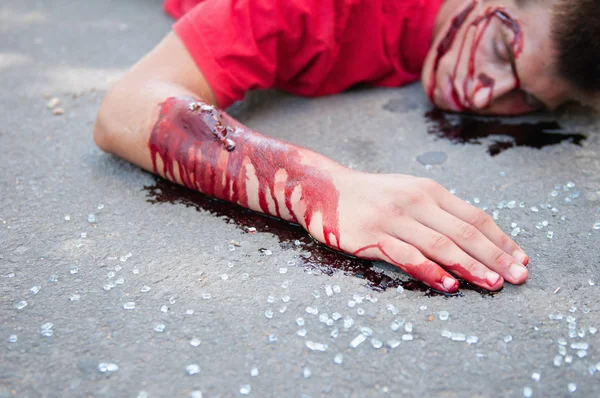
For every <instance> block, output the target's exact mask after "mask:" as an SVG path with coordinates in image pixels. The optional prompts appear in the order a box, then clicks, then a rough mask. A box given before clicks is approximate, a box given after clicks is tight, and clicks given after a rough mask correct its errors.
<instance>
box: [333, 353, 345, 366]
mask: <svg viewBox="0 0 600 398" xmlns="http://www.w3.org/2000/svg"><path fill="white" fill-rule="evenodd" d="M333 363H336V364H338V365H341V364H342V363H344V354H336V355H335V357H333Z"/></svg>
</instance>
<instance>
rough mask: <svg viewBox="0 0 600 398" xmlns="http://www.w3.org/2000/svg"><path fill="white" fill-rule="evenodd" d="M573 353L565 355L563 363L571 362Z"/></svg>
mask: <svg viewBox="0 0 600 398" xmlns="http://www.w3.org/2000/svg"><path fill="white" fill-rule="evenodd" d="M572 362H573V355H565V363H572Z"/></svg>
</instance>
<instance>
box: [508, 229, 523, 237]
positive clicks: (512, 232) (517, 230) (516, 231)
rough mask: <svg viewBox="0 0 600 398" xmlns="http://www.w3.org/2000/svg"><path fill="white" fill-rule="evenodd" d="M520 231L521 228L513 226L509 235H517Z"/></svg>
mask: <svg viewBox="0 0 600 398" xmlns="http://www.w3.org/2000/svg"><path fill="white" fill-rule="evenodd" d="M520 232H521V228H519V227H517V228H514V229H513V230H512V231H511V233H510V235H511V236H517V235H519V233H520Z"/></svg>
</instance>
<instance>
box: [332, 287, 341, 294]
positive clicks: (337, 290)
mask: <svg viewBox="0 0 600 398" xmlns="http://www.w3.org/2000/svg"><path fill="white" fill-rule="evenodd" d="M341 291H342V289H341V288H340V287H339V285H333V292H334V293H340V292H341Z"/></svg>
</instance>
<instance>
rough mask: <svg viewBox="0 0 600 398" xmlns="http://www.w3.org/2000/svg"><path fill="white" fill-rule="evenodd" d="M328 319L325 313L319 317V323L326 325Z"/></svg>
mask: <svg viewBox="0 0 600 398" xmlns="http://www.w3.org/2000/svg"><path fill="white" fill-rule="evenodd" d="M328 319H329V315H327V313H323V314H321V315H319V322H321V323H327V320H328Z"/></svg>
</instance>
